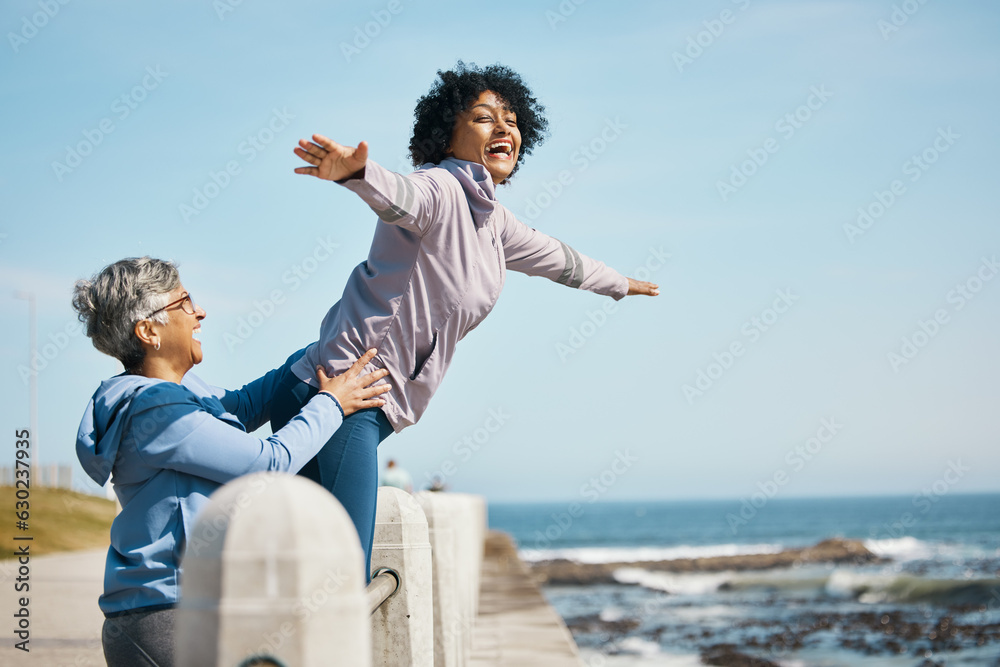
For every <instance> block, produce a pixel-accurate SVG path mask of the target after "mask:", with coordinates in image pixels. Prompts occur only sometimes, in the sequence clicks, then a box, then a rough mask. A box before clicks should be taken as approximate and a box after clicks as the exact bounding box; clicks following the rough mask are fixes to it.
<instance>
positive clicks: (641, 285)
mask: <svg viewBox="0 0 1000 667" xmlns="http://www.w3.org/2000/svg"><path fill="white" fill-rule="evenodd" d="M636 294H643V295H645V296H659V295H660V286H659V285H654V284H653V283H647V282H646V281H645V280H635V279H633V278H629V279H628V296H635V295H636Z"/></svg>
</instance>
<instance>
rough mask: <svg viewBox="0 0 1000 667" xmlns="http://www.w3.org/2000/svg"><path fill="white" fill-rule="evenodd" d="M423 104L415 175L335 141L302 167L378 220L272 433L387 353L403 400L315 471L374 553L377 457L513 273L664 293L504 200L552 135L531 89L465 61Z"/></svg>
mask: <svg viewBox="0 0 1000 667" xmlns="http://www.w3.org/2000/svg"><path fill="white" fill-rule="evenodd" d="M438 75H439V80H438V81H437V82H436V83H435V85H434V87H433V88H432V89H431V91H430V92H429V93H428V94H427V95H425V96H424V97H423V98H421V99H420V100H419V102H418V103H417V108H416V120H415V123H414V129H413V137H412V138H411V140H410V156H411V158H412V161H413V164H414V166H418V167H419V169H418V170H417V171H416V172H414V173H411V174H408V175H406V176H402V175H400V174H396V173H393V172H391V171H388V170H386V169H385V168H383V167H382V166H380V165H378V164H377V163H375V162H374V161H372V160H369V159H368V146H367V144H366V143H365V142H361V143H360V144H358V146H357V147H354V148H352V147H350V146H342V145H340V144H338V143H336V142H334V141H331V140H330V139H328V138H326V137H324V136H322V135H313V141H306V140H301V141H300V142H299V146H298V147H297V148H296V149H295V154H296V155H298V156H299V157H300V158H302V159H303V160H305V161H306V162H307V163H308V164H309V165H310V166H306V167H300V168H298V169H296V170H295V172H296V173H298V174H306V175H309V176H315V177H317V178H320V179H323V180H327V181H334V182H336V183H339V184H341V185H343V186H344V187H345V188H347V189H348V190H351V191H353V192H355V193H356V194H357V195H358V196H359V197H361V199H362V200H363V201H364V202H365V203H366V204H368V205H369V206H370V207H371V209H372V210H373V211H374V212H375V214H376V215H377V216H378V218H379V220H380V223H379V224H377V225H376V228H375V237H374V240H373V241H372V246H371V250H370V251H369V255H368V259H367V260H366V261H364V262H362V263H361V264H360V265H358V267H357V268H356V269H355V270H354V272H353V273H352V274H351V276H350V278H349V279H348V282H347V286H346V287H345V288H344V293H343V296H342V297H341V299H340V301H339V302H338V303H336V304H334V306H333V307H332V308H331V309H330V311H329V313H327V315H326V318H325V319H324V321H323V324H322V326H321V328H320V340H319V342H318V343H317V344H315V345H312V346H310V347H309V349H308V350H307V352H306V354H305V356H304V357H303V358H302V359H300V360H299V361H298V362H297V363H296V364H295V365H293V366H292V372H293V373H294V375H295V376H296V378H297V380H296V379H295V378H290V379H289V381H288V382H286V383H285V384H284V385H283V387H282V391H281V392H280V393H279V396H278V398H277V399H276V405H275V410H274V416H273V417H272V426H280V425H281V424H282V423H283V420H284V419H286V418H288V417H290V416H291V415H293V414H294V413H295V411H296V410H297V409H298V407H299V406H300V405H301V404H302V403H303V402H304V401H305V400H307V399H308V398H309V397H310V396H311V395H312V394H313V393H314V392H315V391H316V388H317V386H316V381H315V380H314V379H313V378H312V370H311V369H312V368H314V367H315V366H316V365H318V364H322V365H324V366H326V368H327V369H329V370H333V371H336V370H343V369H345V368H347V367H348V365H349V364H350V362H351V360H352V359H353V358H355V357H356V356H357V354H358V352H359V351H361V350H365V349H367V348H369V347H378V349H379V354H378V356H377V357H376V358H375V359H373V360H372V362H371V364H370V367H371V368H373V369H375V368H384V369H387V370H388V371H389V375H390V377H391V381H392V384H393V386H394V387H395V389H394V390H393V392H391V393H390V394H387V395H386V404H385V405H384V406H383V407H382V408H381V409H373V410H362V411H359V412H358V413H356V414H354V415H352V416H351V417H349V418H348V419H347V420H346V421H345V423H344V428H342V429H340V430H339V431H338V432H337V434H336V435H335V436H334V437H333V439H332V440H331V441H330V443H329V444H328V445H327V446H326V447H324V448H323V450H322V451H321V452H320V453H319V455H318V456H317V460H316V464H312V463H310V465H309V466H307V467H306V468H304V469H303V472H302V474H308V475H309V476H311V477H312V478H313V479H316V480H318V481H320V482H321V483H322V484H323V486H325V487H326V488H328V489H330V490H331V491H332V492H333V494H334V495H335V496H337V498H338V499H339V500H340V502H341V503H342V504H343V505H344V507H345V508H346V509H347V510H348V512H349V513H350V514H351V517H352V518H353V520H354V523H355V526H356V527H357V529H358V534H359V536H360V538H361V543H362V545H363V546H364V547H365V550H366V552H368V553H369V554H370V551H371V541H372V535H373V532H374V525H375V523H374V522H375V497H376V480H377V475H378V467H377V462H376V448H377V447H378V445H379V443H380V442H381V441H382V440H384V439H385V438H386V437H387V436H388V435H389V434H390V433H392V432H393V431H401V430H402V429H404V428H406V427H407V426H410V425H411V424H414V423H416V422H417V420H419V419H420V416H421V415H422V414H423V412H424V410H425V409H426V408H427V405H428V403H429V402H430V400H431V397H432V396H433V395H434V392H435V391H436V390H437V388H438V386H439V385H440V383H441V381H442V379H443V378H444V374H445V372H446V371H447V369H448V365H449V364H450V363H451V359H452V356H453V354H454V352H455V347H456V345H457V344H458V341H459V340H461V339H462V338H463V337H464V336H465V335H466V334H467V333H469V332H470V331H472V329H474V328H475V327H476V326H477V325H478V324H479V323H480V322H481V321H482V320H483V319H484V318H485V317H486V315H487V314H489V312H490V310H491V309H492V308H493V305H494V304H495V303H496V301H497V297H498V296H499V295H500V290H501V289H502V288H503V284H504V280H505V277H506V271H507V269H513V270H515V271H519V272H521V273H526V274H528V275H531V276H543V277H545V278H549V279H550V280H553V281H555V282H558V283H561V284H563V285H566V286H568V287H573V288H580V289H586V290H590V291H592V292H596V293H598V294H603V295H605V296H610V297H612V298H614V299H621V298H623V297H625V296H626V295H632V294H645V295H650V296H655V295H656V294H658V293H659V291H658V287H657V286H656V285H653V284H652V283H648V282H642V281H637V280H633V279H631V278H626V277H625V276H623V275H621V274H620V273H618V272H617V271H614V270H613V269H610V268H608V267H607V266H605V265H604V264H602V263H600V262H597V261H594V260H592V259H590V258H589V257H586V256H584V255H582V254H580V253H579V252H577V251H576V250H574V249H573V248H571V247H569V246H568V245H566V244H565V243H562V242H561V241H558V240H556V239H554V238H552V237H550V236H547V235H545V234H543V233H541V232H538V231H536V230H534V229H531V228H529V227H527V226H526V225H524V224H523V223H521V222H520V221H518V220H517V218H515V217H514V214H513V213H511V212H510V211H509V210H507V209H506V208H505V207H503V206H502V205H501V204H500V203H498V202H497V200H496V186H497V185H499V184H501V183H505V182H507V181H508V180H509V179H510V177H511V176H512V175H513V174H514V172H515V171H516V170H517V167H518V166H519V165H520V164H521V162H522V161H523V159H524V155H526V154H529V153H530V152H531V151H532V149H533V148H534V147H535V146H536V145H538V144H539V143H540V142H541V141H542V138H543V136H544V134H545V130H546V128H547V121H546V120H545V118H544V116H543V112H544V107H542V105H541V104H539V103H538V102H537V100H536V99H535V98H534V97H533V96H532V94H531V91H530V90H529V89H528V88H527V86H526V85H525V84H524V82H523V81H522V80H521V78H520V77H519V76H518V75H517V74H516V73H515V72H513V71H511V70H510V69H508V68H506V67H503V66H500V65H494V66H490V67H486V68H482V69H479V68H477V67H475V66H474V65H473V66H465V65H464V64H463V63H461V62H459V63H458V67H457V68H456V69H455V71H449V72H438Z"/></svg>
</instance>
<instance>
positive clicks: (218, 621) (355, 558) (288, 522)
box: [175, 473, 372, 667]
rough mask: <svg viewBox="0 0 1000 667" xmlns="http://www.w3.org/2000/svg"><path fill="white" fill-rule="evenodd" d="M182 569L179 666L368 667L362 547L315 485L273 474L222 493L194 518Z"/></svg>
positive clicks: (349, 525) (348, 522)
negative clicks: (270, 661)
mask: <svg viewBox="0 0 1000 667" xmlns="http://www.w3.org/2000/svg"><path fill="white" fill-rule="evenodd" d="M182 565H183V578H182V587H181V601H180V604H179V606H178V614H177V631H176V653H175V655H176V659H177V664H178V665H179V666H180V667H202V666H204V667H209V666H215V665H221V666H224V667H236V666H237V665H240V664H241V663H243V662H245V661H249V660H251V659H252V658H255V657H256V658H258V659H265V658H268V657H270V658H272V659H273V660H274V661H275V662H277V663H278V664H285V665H296V666H301V667H321V666H326V665H330V664H333V663H334V662H336V663H337V664H345V665H348V664H349V665H352V666H354V665H360V666H361V667H370V665H371V664H372V660H371V636H370V632H371V625H370V620H369V618H368V608H367V606H366V605H365V598H364V577H363V574H364V557H363V554H362V553H361V544H360V541H359V540H358V536H357V532H356V530H355V528H354V524H353V523H352V522H351V519H350V517H349V516H348V515H347V512H346V511H345V510H344V508H343V507H342V506H341V505H340V503H339V502H337V500H336V499H335V498H334V497H333V496H331V495H330V494H329V493H328V492H327V491H326V490H324V489H323V488H322V487H320V486H319V485H317V484H315V483H313V482H310V481H309V480H307V479H305V478H303V477H296V476H294V475H288V474H279V473H256V474H253V475H248V476H246V477H241V478H239V479H237V480H234V481H232V482H230V483H229V484H226V485H225V486H223V487H222V488H221V489H219V490H217V491H216V492H215V493H213V494H212V497H211V499H210V500H209V503H208V505H207V506H206V507H205V509H204V510H203V511H202V513H201V514H200V515H199V517H198V519H197V521H196V523H195V526H194V529H193V530H192V531H191V534H190V535H189V536H188V544H187V550H186V552H185V556H184V558H183V561H182ZM261 664H268V663H267V662H262V663H261Z"/></svg>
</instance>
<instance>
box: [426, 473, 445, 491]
mask: <svg viewBox="0 0 1000 667" xmlns="http://www.w3.org/2000/svg"><path fill="white" fill-rule="evenodd" d="M447 488H448V487H447V486H445V483H444V478H443V477H441V475H434V478H433V479H432V480H431V483H430V484H428V485H427V490H428V491H434V492H435V493H438V492H440V491H446V490H447Z"/></svg>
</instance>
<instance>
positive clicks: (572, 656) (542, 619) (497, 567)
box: [470, 532, 583, 667]
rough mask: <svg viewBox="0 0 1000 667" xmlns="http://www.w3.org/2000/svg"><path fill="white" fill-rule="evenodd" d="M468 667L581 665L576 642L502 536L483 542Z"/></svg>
mask: <svg viewBox="0 0 1000 667" xmlns="http://www.w3.org/2000/svg"><path fill="white" fill-rule="evenodd" d="M470 664H471V667H535V666H536V665H537V666H538V667H542V666H544V667H581V666H582V665H583V661H582V660H581V659H580V654H579V651H578V650H577V648H576V643H575V642H574V641H573V637H572V636H571V635H570V632H569V630H567V629H566V624H565V623H563V620H562V618H561V617H560V616H559V615H558V614H557V613H556V611H555V609H553V608H552V607H551V606H550V605H549V603H548V602H546V601H545V598H544V597H543V596H542V593H541V590H540V589H539V588H538V585H537V584H535V582H534V580H533V579H532V578H531V575H530V574H529V573H528V568H527V566H526V565H525V564H524V563H522V562H521V560H520V559H519V558H518V557H517V551H516V550H515V549H514V545H513V544H512V543H511V541H510V537H509V536H507V535H506V534H504V533H496V532H491V533H490V534H489V535H488V536H487V538H486V554H485V556H484V558H483V570H482V582H481V583H480V586H479V616H478V617H477V618H476V625H475V628H474V629H473V631H472V660H471V662H470Z"/></svg>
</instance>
